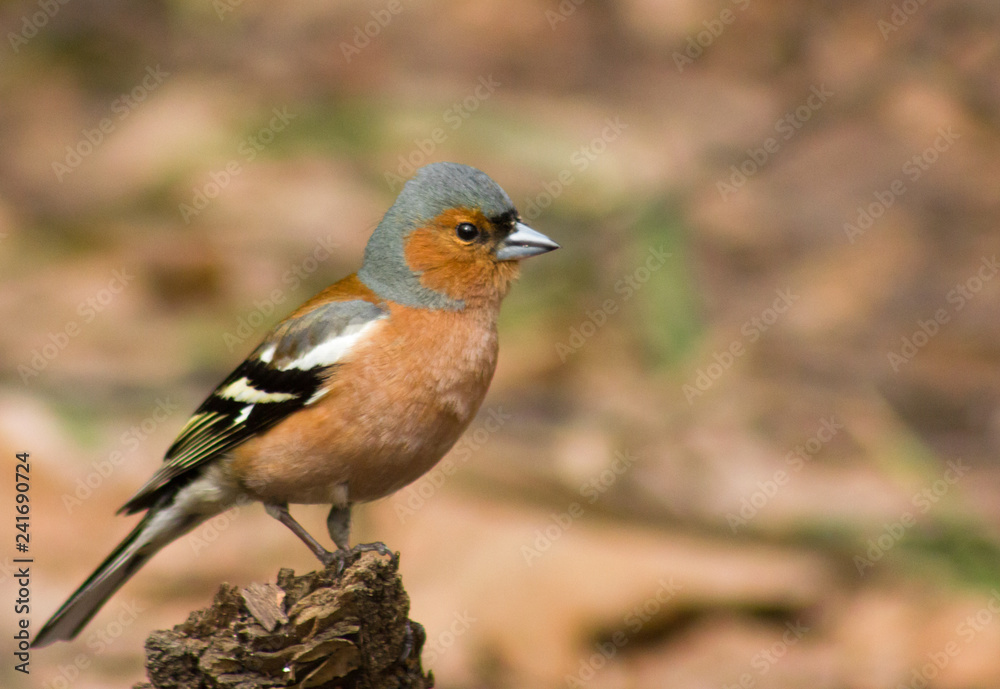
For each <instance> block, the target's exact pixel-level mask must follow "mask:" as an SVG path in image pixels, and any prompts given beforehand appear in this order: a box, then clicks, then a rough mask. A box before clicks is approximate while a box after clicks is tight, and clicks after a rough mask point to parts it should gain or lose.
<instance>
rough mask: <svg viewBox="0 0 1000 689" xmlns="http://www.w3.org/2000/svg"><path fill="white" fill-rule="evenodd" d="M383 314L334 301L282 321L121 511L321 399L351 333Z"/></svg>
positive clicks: (145, 502)
mask: <svg viewBox="0 0 1000 689" xmlns="http://www.w3.org/2000/svg"><path fill="white" fill-rule="evenodd" d="M385 315H386V312H385V311H384V310H383V309H381V308H380V307H378V306H376V305H374V304H371V303H369V302H365V301H349V302H334V303H332V304H327V305H325V306H322V307H319V308H317V309H315V310H314V311H311V312H309V313H308V314H305V315H304V316H302V317H300V318H297V319H295V320H294V321H290V322H285V323H282V324H281V325H279V326H278V327H277V328H275V329H274V330H273V331H272V332H271V334H270V335H269V336H268V337H267V338H266V339H265V340H264V342H263V343H262V344H261V345H260V346H259V347H257V349H256V350H254V352H253V353H252V354H251V355H250V356H249V357H248V358H247V359H246V361H244V362H243V363H242V364H240V365H239V366H238V367H237V368H236V370H235V371H233V372H232V373H231V374H229V376H228V377H227V378H226V379H225V380H224V381H222V383H221V384H220V385H219V386H218V387H217V388H216V389H215V391H214V392H213V393H212V394H211V395H210V396H209V397H208V399H206V400H205V401H204V402H203V403H202V404H201V406H200V407H198V409H197V410H196V411H195V413H194V414H193V415H192V416H191V418H190V419H189V420H188V422H187V424H186V425H185V426H184V428H183V429H181V432H180V434H179V435H178V436H177V439H176V440H175V441H174V443H173V445H171V446H170V449H169V450H167V454H166V461H165V462H164V464H163V466H162V467H160V470H159V471H157V472H156V474H154V475H153V477H152V478H150V479H149V481H147V482H146V484H145V485H144V486H143V487H142V488H140V489H139V491H138V492H137V493H136V494H135V495H134V496H133V497H132V498H131V499H130V500H129V501H128V502H127V503H125V505H124V506H122V508H121V509H120V510H119V512H125V513H127V514H132V513H134V512H138V511H140V510H143V509H148V508H149V507H151V506H152V505H153V504H154V503H155V502H156V500H157V499H158V498H159V497H160V495H162V494H163V492H164V491H168V490H174V489H176V488H177V487H179V486H178V483H179V481H183V482H185V483H186V481H187V479H189V478H193V476H194V472H193V470H194V469H196V468H197V467H199V466H201V465H203V464H204V463H205V462H207V461H209V460H211V459H212V458H214V457H217V456H218V455H220V454H222V453H224V452H227V451H229V450H231V449H233V448H234V447H236V446H237V445H239V444H241V443H243V442H246V441H247V440H249V439H250V438H251V437H253V436H255V435H257V434H259V433H263V432H264V431H266V430H268V429H269V428H271V427H272V426H274V425H275V424H277V423H278V422H279V421H281V420H282V419H284V418H285V417H287V416H288V415H290V414H292V413H293V412H295V411H298V410H299V409H301V408H302V407H304V406H306V405H308V404H311V403H313V402H314V401H316V400H317V399H319V397H321V396H322V391H323V383H324V382H325V381H327V380H328V379H329V378H330V376H332V375H336V368H337V366H338V364H337V363H336V360H337V359H339V358H340V356H342V354H343V353H344V352H346V351H347V350H349V349H350V347H351V345H352V344H353V341H354V340H353V339H351V338H352V335H356V334H358V333H359V331H360V330H361V329H363V328H364V327H365V326H367V325H368V324H370V323H371V322H372V321H374V320H377V319H379V318H383V317H385ZM338 347H340V350H338Z"/></svg>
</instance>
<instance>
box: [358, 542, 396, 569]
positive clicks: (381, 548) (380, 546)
mask: <svg viewBox="0 0 1000 689" xmlns="http://www.w3.org/2000/svg"><path fill="white" fill-rule="evenodd" d="M372 550H374V551H375V552H376V553H378V554H379V555H388V556H389V557H391V558H392V562H393V564H397V565H398V564H399V553H398V552H393V551H392V550H390V549H389V546H387V545H386V544H385V543H383V542H382V541H375V542H374V543H358V544H357V545H356V546H354V547H353V548H351V550H350V552H351V553H352V554H361V553H366V552H369V551H372Z"/></svg>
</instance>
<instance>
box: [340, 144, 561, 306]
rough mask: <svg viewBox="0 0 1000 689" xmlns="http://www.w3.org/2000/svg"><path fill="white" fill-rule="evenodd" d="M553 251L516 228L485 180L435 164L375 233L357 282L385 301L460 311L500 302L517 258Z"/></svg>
mask: <svg viewBox="0 0 1000 689" xmlns="http://www.w3.org/2000/svg"><path fill="white" fill-rule="evenodd" d="M558 248H559V245H558V244H556V243H555V242H553V241H552V240H551V239H549V238H548V237H546V236H545V235H543V234H541V233H540V232H536V231H535V230H533V229H531V228H530V227H528V226H527V225H525V224H524V223H522V222H521V221H520V218H519V216H518V213H517V210H516V209H515V208H514V204H513V202H512V201H511V200H510V197H509V196H507V193H506V192H505V191H504V190H503V189H501V188H500V185H498V184H497V183H496V182H494V181H493V180H492V179H490V177H489V176H488V175H486V173H484V172H481V171H479V170H477V169H475V168H472V167H469V166H467V165H459V164H458V163H432V164H431V165H427V166H426V167H422V168H420V169H419V170H417V173H416V175H414V177H413V179H411V180H410V181H409V182H407V183H406V185H405V186H404V187H403V190H402V191H401V192H400V194H399V196H398V197H397V199H396V202H395V203H394V204H393V205H392V207H391V208H390V209H389V210H388V211H387V212H386V214H385V216H384V217H383V218H382V222H380V223H379V225H378V227H377V228H375V232H374V233H373V234H372V237H371V239H370V240H369V242H368V246H367V247H366V248H365V260H364V265H363V266H362V268H361V270H360V271H359V272H358V277H359V278H360V279H361V281H362V282H364V283H365V284H366V285H367V286H368V287H369V288H371V289H372V291H374V292H375V293H376V294H377V295H379V296H380V297H382V298H383V299H386V300H389V301H393V302H396V303H400V304H405V305H407V306H415V307H420V308H445V309H462V308H465V307H466V306H467V305H473V304H477V303H488V302H499V300H501V299H503V297H504V296H505V295H506V294H507V290H508V289H509V288H510V285H511V283H512V282H513V281H514V279H515V278H516V277H517V275H518V264H519V262H520V261H521V260H522V259H525V258H528V257H529V256H537V255H538V254H543V253H546V252H548V251H552V250H553V249H558Z"/></svg>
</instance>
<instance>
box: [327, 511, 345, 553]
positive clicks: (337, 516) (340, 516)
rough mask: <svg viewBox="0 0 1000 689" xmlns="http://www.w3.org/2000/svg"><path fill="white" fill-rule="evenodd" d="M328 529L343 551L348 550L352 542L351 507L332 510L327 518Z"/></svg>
mask: <svg viewBox="0 0 1000 689" xmlns="http://www.w3.org/2000/svg"><path fill="white" fill-rule="evenodd" d="M326 528H327V529H328V530H329V531H330V538H332V539H333V542H334V543H336V544H337V547H338V548H340V549H341V550H348V545H349V544H350V542H351V505H350V503H348V504H347V505H342V506H337V505H334V506H333V507H331V508H330V515H329V516H328V517H327V518H326Z"/></svg>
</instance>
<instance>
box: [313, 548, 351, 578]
mask: <svg viewBox="0 0 1000 689" xmlns="http://www.w3.org/2000/svg"><path fill="white" fill-rule="evenodd" d="M349 554H350V553H349V552H348V551H346V550H339V549H338V550H334V551H333V552H330V551H329V550H327V551H325V552H324V553H323V554H322V555H319V561H320V562H322V563H323V566H324V567H326V568H327V569H330V567H331V566H332V567H333V568H334V571H335V572H336V574H337V576H338V577H339V576H340V575H341V574H343V573H344V568H345V567H347V557H348V555H349Z"/></svg>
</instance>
